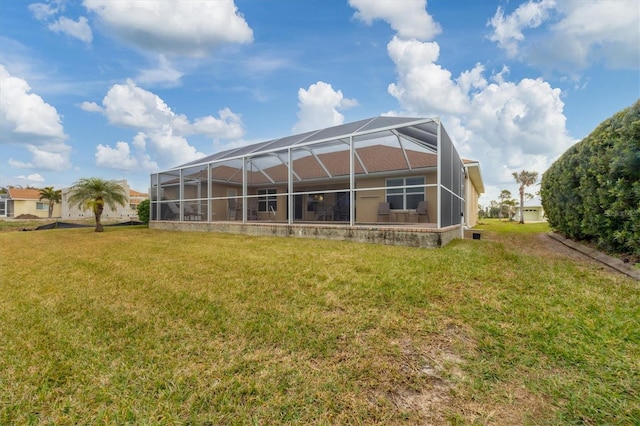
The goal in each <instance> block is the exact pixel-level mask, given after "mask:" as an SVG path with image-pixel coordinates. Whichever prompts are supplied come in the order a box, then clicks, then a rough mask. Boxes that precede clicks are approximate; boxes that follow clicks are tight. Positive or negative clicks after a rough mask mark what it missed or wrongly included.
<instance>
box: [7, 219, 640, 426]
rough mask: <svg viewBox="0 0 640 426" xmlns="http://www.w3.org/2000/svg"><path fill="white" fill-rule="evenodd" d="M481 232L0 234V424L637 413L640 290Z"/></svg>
mask: <svg viewBox="0 0 640 426" xmlns="http://www.w3.org/2000/svg"><path fill="white" fill-rule="evenodd" d="M490 226H492V227H495V230H494V231H492V230H491V229H487V232H486V233H487V236H488V238H487V239H484V234H483V240H481V241H472V240H467V241H456V242H454V243H452V244H450V245H449V246H447V247H446V248H444V249H438V250H424V249H413V248H406V247H390V246H379V245H369V244H353V243H342V242H333V241H316V240H301V239H286V238H257V237H246V236H233V235H223V234H205V233H179V232H163V231H157V230H149V229H146V228H134V229H131V228H112V229H108V230H107V231H106V232H104V233H103V234H96V233H94V232H93V230H92V229H77V230H51V231H38V232H27V233H4V234H2V235H0V268H1V270H2V276H1V278H0V346H1V347H2V348H3V350H2V352H0V424H41V423H44V424H47V423H51V424H77V423H95V424H123V423H132V424H134V423H135V424H177V423H179V424H183V423H193V424H207V423H208V424H265V425H266V424H367V425H368V424H425V423H432V424H442V423H458V424H465V423H474V422H475V423H482V424H514V423H520V424H522V423H532V424H534V423H537V424H541V423H551V424H553V423H558V422H568V423H587V424H601V423H614V424H615V423H618V424H625V423H626V424H628V423H629V422H630V421H631V420H632V419H634V418H638V415H639V414H640V412H639V411H638V410H639V404H638V400H639V398H638V391H637V388H636V386H635V385H634V384H635V383H638V382H639V381H640V373H639V370H640V369H639V368H638V362H637V359H638V358H637V354H638V353H639V351H640V343H639V338H638V331H637V330H638V329H640V328H639V327H638V325H639V324H638V318H639V317H640V313H639V311H638V309H639V307H638V304H637V303H634V301H637V300H638V296H639V290H638V285H637V283H635V282H632V281H631V280H628V279H625V278H624V277H621V276H618V275H615V274H612V273H609V272H607V271H603V270H601V269H600V268H599V267H594V266H593V265H591V264H589V263H586V262H585V263H576V262H575V261H573V260H572V259H569V258H566V257H562V256H558V257H553V256H551V257H549V256H541V255H540V253H535V252H533V253H528V252H523V251H522V250H521V248H522V244H525V243H527V242H531V241H533V240H535V238H537V235H538V233H539V232H521V233H515V232H516V231H508V232H502V231H501V230H500V225H499V224H498V225H494V224H492V225H490ZM522 229H525V228H522Z"/></svg>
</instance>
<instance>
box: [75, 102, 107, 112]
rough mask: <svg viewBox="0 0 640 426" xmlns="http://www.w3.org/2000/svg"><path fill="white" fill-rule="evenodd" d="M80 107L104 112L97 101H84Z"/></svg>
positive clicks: (90, 110) (85, 109) (89, 110)
mask: <svg viewBox="0 0 640 426" xmlns="http://www.w3.org/2000/svg"><path fill="white" fill-rule="evenodd" d="M80 108H81V109H82V110H84V111H88V112H102V107H101V106H100V105H98V104H97V103H95V102H82V103H81V104H80Z"/></svg>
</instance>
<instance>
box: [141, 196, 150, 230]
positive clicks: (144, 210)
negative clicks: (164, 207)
mask: <svg viewBox="0 0 640 426" xmlns="http://www.w3.org/2000/svg"><path fill="white" fill-rule="evenodd" d="M150 205H151V202H150V201H149V199H146V200H142V201H140V204H138V219H140V222H142V223H144V224H145V225H146V224H148V223H149V214H150Z"/></svg>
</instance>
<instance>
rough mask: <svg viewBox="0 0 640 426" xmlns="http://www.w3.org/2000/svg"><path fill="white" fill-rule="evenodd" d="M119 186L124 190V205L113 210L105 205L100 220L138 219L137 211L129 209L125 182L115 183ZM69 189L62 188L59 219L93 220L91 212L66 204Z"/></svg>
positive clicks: (128, 189) (127, 186)
mask: <svg viewBox="0 0 640 426" xmlns="http://www.w3.org/2000/svg"><path fill="white" fill-rule="evenodd" d="M117 182H118V183H119V184H120V186H122V187H123V188H124V189H125V193H126V194H127V200H126V203H125V205H124V207H123V206H120V205H118V206H117V208H116V209H115V210H113V209H111V208H110V207H109V206H107V205H105V206H104V210H103V212H102V220H123V221H126V220H137V219H138V211H137V210H134V209H132V208H131V199H130V193H131V188H130V187H129V184H128V183H127V181H126V180H119V181H117ZM70 190H71V188H64V189H63V190H62V215H61V218H62V219H63V220H64V219H72V220H78V219H87V218H88V219H93V212H92V211H91V210H84V211H83V210H81V209H80V208H79V207H78V206H77V205H70V204H69V202H68V198H69V193H70Z"/></svg>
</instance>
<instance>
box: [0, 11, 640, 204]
mask: <svg viewBox="0 0 640 426" xmlns="http://www.w3.org/2000/svg"><path fill="white" fill-rule="evenodd" d="M639 97H640V2H638V1H637V0H600V1H595V0H594V1H591V0H576V1H572V0H563V1H559V0H539V1H526V2H525V1H489V0H487V1H476V0H460V1H451V0H430V1H428V2H427V1H424V0H348V1H347V0H344V1H338V0H334V1H326V0H306V1H291V0H260V1H256V0H236V1H235V2H234V1H231V0H208V1H205V0H202V1H198V0H189V1H171V2H169V1H126V0H120V1H108V0H83V1H71V0H69V1H66V0H57V1H48V2H42V3H37V2H29V1H18V0H8V1H4V2H2V4H1V5H0V186H6V185H22V186H27V185H32V186H36V187H44V186H54V187H56V188H62V187H66V186H70V185H71V184H73V182H75V181H76V180H77V179H79V178H82V177H102V178H105V179H123V178H124V179H127V180H128V181H129V183H130V185H131V186H132V187H133V188H134V189H137V190H142V191H145V190H146V189H147V187H148V185H149V174H150V173H153V172H156V171H159V170H163V169H166V168H169V167H173V166H176V165H179V164H182V163H185V162H187V161H191V160H194V159H196V158H198V157H200V156H204V155H209V154H212V153H214V152H217V151H219V150H223V149H227V148H230V147H235V146H240V145H246V144H249V143H254V142H260V141H263V140H267V139H272V138H276V137H281V136H286V135H289V134H292V133H297V132H300V131H306V130H312V129H317V128H322V127H327V126H331V125H336V124H340V123H344V122H349V121H355V120H360V119H364V118H368V117H373V116H377V115H397V116H414V117H440V118H441V119H442V121H443V124H444V127H445V128H446V129H447V132H448V133H449V134H450V136H451V137H452V138H453V139H454V141H455V143H456V146H457V148H458V151H459V152H460V154H461V155H462V156H463V157H465V158H470V159H475V160H479V161H480V164H481V170H482V173H483V177H484V180H485V184H486V188H487V194H485V195H484V196H483V197H481V199H480V202H481V204H488V202H489V201H490V200H491V199H496V198H497V194H499V192H500V190H502V189H509V190H511V191H512V193H514V194H515V193H516V192H517V187H516V185H515V182H513V178H512V177H511V172H513V171H518V170H522V169H527V170H535V171H538V172H540V173H542V172H544V171H545V170H546V168H547V167H548V166H549V165H550V164H551V163H552V162H553V161H554V160H555V159H556V158H557V157H558V156H559V155H560V154H562V152H564V151H565V150H566V149H567V148H568V147H569V146H571V145H572V144H574V143H575V142H576V141H578V140H580V139H581V138H583V137H584V136H586V135H588V134H589V133H590V132H591V131H592V130H593V129H594V128H595V127H596V126H597V125H598V124H599V123H600V122H601V121H603V120H604V119H606V118H608V117H609V116H611V115H612V114H614V113H615V112H617V111H619V110H621V109H623V108H625V107H627V106H630V105H631V104H633V103H634V102H635V101H636V100H637V99H638V98H639Z"/></svg>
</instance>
